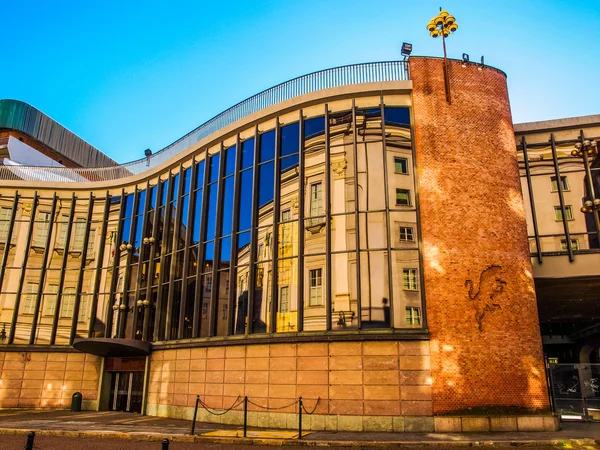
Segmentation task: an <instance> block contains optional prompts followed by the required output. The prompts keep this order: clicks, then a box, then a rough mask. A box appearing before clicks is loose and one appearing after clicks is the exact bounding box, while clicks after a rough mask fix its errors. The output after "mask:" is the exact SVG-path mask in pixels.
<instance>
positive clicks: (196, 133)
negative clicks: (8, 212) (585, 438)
mask: <svg viewBox="0 0 600 450" xmlns="http://www.w3.org/2000/svg"><path fill="white" fill-rule="evenodd" d="M408 79H409V73H408V63H407V62H405V61H384V62H372V63H362V64H352V65H348V66H341V67H334V68H332V69H326V70H321V71H318V72H313V73H310V74H308V75H303V76H301V77H297V78H294V79H292V80H289V81H286V82H285V83H281V84H278V85H277V86H274V87H272V88H269V89H267V90H265V91H262V92H260V93H258V94H256V95H254V96H252V97H250V98H248V99H246V100H244V101H242V102H240V103H238V104H237V105H234V106H232V107H231V108H229V109H227V110H225V111H223V112H222V113H220V114H218V115H217V116H215V117H213V118H212V119H210V120H209V121H207V122H205V123H204V124H202V125H200V126H199V127H198V128H196V129H194V130H192V131H191V132H189V133H188V134H186V135H185V136H183V137H182V138H180V139H178V140H177V141H175V142H174V143H172V144H171V145H169V146H167V147H165V148H163V149H162V150H160V151H158V152H156V153H154V154H153V155H151V156H149V157H147V158H142V159H138V160H136V161H131V162H128V163H125V164H121V165H119V166H115V167H100V168H61V167H58V168H57V167H29V166H27V167H26V166H18V167H17V166H0V179H1V180H27V181H41V180H43V181H52V182H81V181H82V179H83V180H90V181H104V180H116V179H120V178H124V177H127V176H130V175H135V174H140V173H143V172H146V171H148V170H150V169H152V168H154V167H157V166H159V165H160V164H162V163H164V162H166V161H168V160H169V159H171V158H172V157H173V156H175V155H177V154H178V153H180V152H182V151H183V150H185V149H187V148H189V147H190V146H192V145H193V144H195V143H196V142H198V141H199V140H201V139H203V138H205V137H207V136H209V135H211V134H212V133H214V132H216V131H218V130H220V129H222V128H224V127H226V126H228V125H231V124H232V123H234V122H236V121H237V120H240V119H242V118H244V117H246V116H248V115H250V114H253V113H255V112H258V111H260V110H262V109H265V108H268V107H270V106H273V105H275V104H277V103H280V102H283V101H285V100H289V99H291V98H294V97H298V96H300V95H304V94H308V93H311V92H316V91H320V90H323V89H329V88H334V87H339V86H347V85H351V84H360V83H372V82H384V81H397V80H408Z"/></svg>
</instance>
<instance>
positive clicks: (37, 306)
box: [29, 193, 57, 345]
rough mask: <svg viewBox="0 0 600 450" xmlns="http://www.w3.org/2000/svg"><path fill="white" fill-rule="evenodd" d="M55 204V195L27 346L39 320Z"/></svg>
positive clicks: (31, 341)
mask: <svg viewBox="0 0 600 450" xmlns="http://www.w3.org/2000/svg"><path fill="white" fill-rule="evenodd" d="M56 202H57V197H56V193H54V196H53V197H52V207H51V209H50V220H49V223H48V234H47V235H46V242H45V243H44V256H43V257H42V267H41V269H40V278H39V280H38V289H37V293H36V295H35V307H34V309H33V318H32V321H31V334H30V335H29V344H30V345H31V344H34V343H35V333H36V331H37V322H38V318H39V314H40V312H39V309H40V306H41V304H42V291H43V288H44V279H45V276H46V267H47V266H48V255H49V254H50V252H49V251H48V249H49V247H50V242H51V240H52V229H53V228H54V215H55V214H56Z"/></svg>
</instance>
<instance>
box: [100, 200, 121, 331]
mask: <svg viewBox="0 0 600 450" xmlns="http://www.w3.org/2000/svg"><path fill="white" fill-rule="evenodd" d="M120 202H121V203H120V204H119V219H118V220H117V232H116V234H115V240H114V253H115V255H114V256H113V263H112V277H111V279H110V289H109V292H110V298H116V290H117V282H118V281H119V280H118V279H119V277H118V275H119V273H118V272H119V270H118V268H119V259H120V252H121V249H120V246H119V245H118V243H119V242H121V238H122V234H123V216H124V214H125V190H124V189H121V198H120ZM109 306H110V305H109ZM112 321H113V312H112V308H110V307H109V308H106V319H105V322H104V323H105V324H106V329H105V331H104V337H116V336H110V334H112ZM117 332H118V330H117ZM107 334H108V335H107Z"/></svg>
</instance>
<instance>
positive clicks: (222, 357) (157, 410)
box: [147, 341, 433, 431]
mask: <svg viewBox="0 0 600 450" xmlns="http://www.w3.org/2000/svg"><path fill="white" fill-rule="evenodd" d="M429 366H430V364H429V342H428V341H384V342H332V343H326V342H325V343H298V344H268V345H238V346H227V347H223V346H219V347H208V348H194V349H178V350H159V351H155V352H153V353H152V359H151V364H150V379H149V386H148V402H147V413H148V414H150V415H159V416H170V417H182V418H183V417H185V418H191V417H192V414H193V412H192V410H193V407H194V405H195V402H196V396H197V395H200V398H201V399H202V401H203V402H204V403H205V404H206V405H208V406H209V407H211V408H215V409H227V408H229V407H231V406H232V405H233V404H234V403H236V401H238V400H239V399H242V398H243V397H244V396H248V398H249V400H250V401H251V402H252V403H254V404H252V403H250V404H249V405H248V410H249V411H250V412H251V413H252V414H251V417H253V419H252V420H256V421H257V423H264V420H268V423H273V425H272V426H274V427H275V426H277V427H287V426H288V425H287V422H288V419H289V421H290V423H296V424H297V419H293V418H292V416H296V414H297V413H298V409H297V404H295V401H296V400H297V399H298V397H300V396H301V397H302V398H303V402H304V406H305V408H306V410H308V411H313V409H314V415H313V416H307V417H311V418H307V419H306V420H307V421H314V423H315V424H316V425H315V426H318V427H321V428H320V429H326V428H325V427H326V425H325V424H326V423H327V421H329V422H331V421H333V420H335V421H336V425H335V427H334V428H335V429H338V428H339V427H342V428H341V429H364V428H365V426H366V427H367V428H368V429H371V427H375V426H381V425H369V424H370V422H369V420H370V419H369V417H374V418H376V417H379V418H381V421H383V422H385V424H386V425H385V428H386V429H388V428H391V429H393V427H394V425H393V423H394V420H395V421H396V422H398V421H399V419H398V417H401V416H402V417H413V418H417V419H418V418H419V417H423V418H428V419H427V420H428V421H429V422H430V425H429V428H430V429H432V428H433V422H432V419H431V416H432V399H431V376H430V371H429ZM317 399H319V401H318V403H317ZM242 410H243V405H241V404H240V405H239V406H237V407H236V408H234V411H232V412H230V413H228V414H226V415H224V416H222V417H223V419H222V420H239V419H230V418H232V417H237V416H240V414H241V411H242ZM202 411H204V410H203V409H201V410H200V411H199V414H201V415H199V420H209V419H211V420H212V419H213V418H214V417H217V416H212V417H209V415H208V413H205V412H202ZM202 414H205V415H206V417H205V416H203V415H202ZM332 417H334V418H337V419H333V418H332ZM352 417H354V419H352ZM254 418H256V419H254ZM265 418H266V419H265ZM214 420H220V419H214ZM294 420H295V422H294ZM352 421H354V422H353V423H354V424H353V425H350V422H352ZM357 421H360V425H358V423H357ZM275 423H277V424H278V425H275ZM311 423H312V422H311ZM365 423H367V425H365ZM284 424H285V425H284ZM311 426H312V425H309V428H310V427H311ZM331 426H332V427H333V425H331ZM399 426H400V425H396V427H399ZM404 427H405V425H404V424H402V428H403V429H404ZM315 429H317V428H315ZM327 429H328V428H327ZM391 429H390V431H391Z"/></svg>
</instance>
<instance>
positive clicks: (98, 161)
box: [0, 99, 118, 167]
mask: <svg viewBox="0 0 600 450" xmlns="http://www.w3.org/2000/svg"><path fill="white" fill-rule="evenodd" d="M0 129H8V130H15V131H20V132H22V133H24V134H26V135H28V136H30V137H32V138H33V139H36V140H37V141H39V142H41V143H42V144H44V145H46V146H48V147H50V148H51V149H52V150H54V151H56V152H57V153H59V154H61V155H63V156H65V157H67V158H69V159H70V160H71V161H73V162H74V163H76V164H79V165H80V166H82V167H107V166H116V165H118V163H117V162H116V161H115V160H113V159H112V158H110V157H108V156H107V155H105V154H104V153H102V152H101V151H100V150H98V149H97V148H96V147H94V146H93V145H91V144H90V143H88V142H86V141H84V140H83V139H81V138H80V137H79V136H77V135H76V134H75V133H73V132H72V131H70V130H68V129H67V128H65V127H64V126H63V125H61V124H60V123H58V122H57V121H55V120H54V119H52V118H50V117H48V116H47V115H46V114H44V113H43V112H41V111H40V110H39V109H37V108H35V107H33V106H31V105H30V104H28V103H25V102H22V101H20V100H11V99H0Z"/></svg>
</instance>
